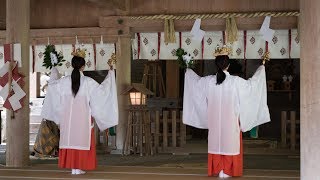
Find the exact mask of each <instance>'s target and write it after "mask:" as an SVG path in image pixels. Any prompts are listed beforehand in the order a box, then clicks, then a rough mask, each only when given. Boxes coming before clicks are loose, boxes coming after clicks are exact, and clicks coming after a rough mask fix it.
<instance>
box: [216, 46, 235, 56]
mask: <svg viewBox="0 0 320 180" xmlns="http://www.w3.org/2000/svg"><path fill="white" fill-rule="evenodd" d="M231 53H232V49H231V48H230V47H228V46H227V45H223V46H222V47H220V46H219V45H218V46H217V47H216V49H215V50H214V53H213V55H214V56H215V57H217V56H223V55H227V56H228V55H230V54H231Z"/></svg>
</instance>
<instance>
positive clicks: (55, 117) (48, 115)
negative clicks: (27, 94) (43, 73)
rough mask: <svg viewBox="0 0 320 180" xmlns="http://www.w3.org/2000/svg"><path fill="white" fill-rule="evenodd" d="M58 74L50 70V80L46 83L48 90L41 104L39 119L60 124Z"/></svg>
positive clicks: (55, 70)
mask: <svg viewBox="0 0 320 180" xmlns="http://www.w3.org/2000/svg"><path fill="white" fill-rule="evenodd" d="M58 76H59V72H58V71H57V69H55V68H53V69H52V70H51V75H50V80H49V81H48V89H47V93H46V97H45V99H44V102H43V106H42V111H41V117H42V118H43V119H46V120H50V121H54V122H55V123H56V124H60V120H61V111H62V109H61V90H60V82H61V81H60V80H59V79H58Z"/></svg>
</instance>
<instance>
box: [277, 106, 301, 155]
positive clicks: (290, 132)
mask: <svg viewBox="0 0 320 180" xmlns="http://www.w3.org/2000/svg"><path fill="white" fill-rule="evenodd" d="M287 114H288V112H287V111H282V112H281V146H282V147H283V148H286V147H288V143H290V145H289V146H290V149H291V150H295V149H296V146H297V142H298V143H299V142H300V133H299V132H297V128H299V127H300V120H298V119H296V112H295V111H290V118H289V119H288V118H287Z"/></svg>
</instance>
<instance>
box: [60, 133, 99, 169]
mask: <svg viewBox="0 0 320 180" xmlns="http://www.w3.org/2000/svg"><path fill="white" fill-rule="evenodd" d="M94 137H95V135H94V130H93V128H92V130H91V143H90V150H77V149H60V150H59V163H58V164H59V168H68V169H81V170H94V169H95V168H96V167H97V158H96V143H95V138H94Z"/></svg>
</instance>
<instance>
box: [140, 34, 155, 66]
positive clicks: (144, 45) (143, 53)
mask: <svg viewBox="0 0 320 180" xmlns="http://www.w3.org/2000/svg"><path fill="white" fill-rule="evenodd" d="M140 48H141V49H140V59H148V60H155V59H158V33H140Z"/></svg>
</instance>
